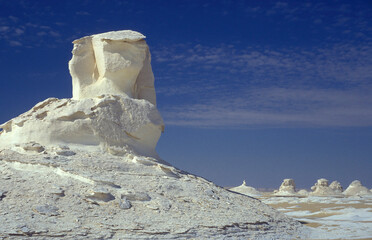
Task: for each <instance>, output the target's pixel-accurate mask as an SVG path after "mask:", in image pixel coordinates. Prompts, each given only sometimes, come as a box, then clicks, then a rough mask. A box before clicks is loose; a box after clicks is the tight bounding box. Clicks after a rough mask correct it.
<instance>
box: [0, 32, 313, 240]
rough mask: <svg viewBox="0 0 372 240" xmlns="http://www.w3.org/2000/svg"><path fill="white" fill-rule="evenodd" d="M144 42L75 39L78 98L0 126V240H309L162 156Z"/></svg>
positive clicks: (270, 212) (287, 222) (253, 202)
mask: <svg viewBox="0 0 372 240" xmlns="http://www.w3.org/2000/svg"><path fill="white" fill-rule="evenodd" d="M144 38H145V37H144V36H143V35H142V34H140V33H137V32H133V31H118V32H109V33H104V34H97V35H92V36H88V37H84V38H81V39H78V40H76V41H74V50H73V57H72V59H71V61H70V63H69V68H70V73H71V76H72V81H73V99H56V98H49V99H47V100H45V101H43V102H41V103H39V104H37V105H36V106H35V107H33V108H32V109H31V110H30V111H28V112H26V113H24V114H22V115H20V116H18V117H16V118H14V119H12V120H10V121H8V122H6V123H5V124H2V125H1V126H0V128H2V131H1V133H0V212H1V213H2V214H0V223H1V224H0V236H1V237H3V238H13V237H20V238H33V239H47V238H66V239H150V238H153V239H175V238H177V239H180V238H181V239H187V238H193V239H221V238H232V239H293V238H297V236H302V237H304V238H306V236H305V235H304V232H303V231H304V227H302V225H301V224H300V223H299V222H297V221H295V220H293V219H291V218H289V217H287V216H285V215H284V214H282V213H280V212H278V211H276V210H274V209H272V208H271V207H268V206H267V205H265V204H264V203H262V202H261V201H259V200H257V199H254V198H250V197H247V196H244V195H241V194H236V193H233V192H230V191H228V190H225V189H223V188H221V187H218V186H216V185H215V184H213V183H211V182H209V181H207V180H205V179H203V178H200V177H197V176H194V175H192V174H188V173H185V172H183V171H181V170H178V169H176V168H174V167H172V166H171V165H169V164H168V163H166V162H164V161H163V160H161V159H160V158H159V157H158V156H157V154H156V152H155V147H156V143H157V141H158V139H159V137H160V135H161V132H162V131H163V129H164V125H163V120H162V118H161V116H160V114H159V112H158V110H157V108H156V99H155V89H154V76H153V74H152V70H151V65H150V52H149V49H148V46H147V44H146V42H145V40H144ZM0 130H1V129H0Z"/></svg>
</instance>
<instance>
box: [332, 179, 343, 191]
mask: <svg viewBox="0 0 372 240" xmlns="http://www.w3.org/2000/svg"><path fill="white" fill-rule="evenodd" d="M329 187H330V188H332V189H333V191H335V192H337V193H342V191H343V190H344V189H343V188H342V186H341V183H340V182H338V181H333V182H332V183H331V184H330V185H329Z"/></svg>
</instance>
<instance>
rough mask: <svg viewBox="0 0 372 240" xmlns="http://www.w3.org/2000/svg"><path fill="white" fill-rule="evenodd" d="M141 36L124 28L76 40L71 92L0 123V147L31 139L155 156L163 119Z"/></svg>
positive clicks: (30, 141) (50, 143)
mask: <svg viewBox="0 0 372 240" xmlns="http://www.w3.org/2000/svg"><path fill="white" fill-rule="evenodd" d="M144 38H145V36H143V35H142V34H140V33H138V32H134V31H129V30H125V31H117V32H108V33H103V34H97V35H92V36H88V37H84V38H81V39H78V40H75V41H74V42H73V43H74V48H73V51H72V53H73V56H72V59H71V61H70V62H69V69H70V73H71V76H72V83H73V98H72V99H56V98H49V99H47V100H45V101H43V102H40V103H38V104H36V105H35V106H34V107H33V108H32V109H31V110H30V111H28V112H26V113H24V114H22V115H20V116H18V117H16V118H14V119H12V120H10V121H8V122H6V123H5V124H3V125H0V128H2V129H3V131H1V132H0V148H12V147H14V146H15V145H22V144H28V143H33V142H35V143H38V144H41V145H43V146H55V145H63V146H68V147H70V148H77V149H83V148H85V149H87V148H89V149H92V148H95V147H98V148H99V149H104V150H107V149H112V147H114V148H115V147H116V148H124V149H127V148H129V149H130V150H134V151H136V152H138V153H139V154H142V155H146V156H152V157H156V156H157V155H156V152H155V147H156V144H157V141H158V139H159V137H160V135H161V132H162V131H163V129H164V124H163V120H162V118H161V116H160V113H159V112H158V110H157V108H156V97H155V89H154V75H153V73H152V69H151V64H150V61H151V57H150V52H149V48H148V46H147V44H146V42H145V40H144ZM123 151H124V150H123Z"/></svg>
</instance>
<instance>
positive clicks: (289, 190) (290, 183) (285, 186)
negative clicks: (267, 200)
mask: <svg viewBox="0 0 372 240" xmlns="http://www.w3.org/2000/svg"><path fill="white" fill-rule="evenodd" d="M295 194H296V185H295V181H294V180H293V179H290V178H288V179H284V180H283V183H282V184H281V185H280V187H279V191H277V192H275V195H295Z"/></svg>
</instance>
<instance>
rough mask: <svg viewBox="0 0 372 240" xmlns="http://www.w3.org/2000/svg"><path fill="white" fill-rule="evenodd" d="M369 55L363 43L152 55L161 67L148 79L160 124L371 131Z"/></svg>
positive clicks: (186, 48) (185, 49)
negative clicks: (368, 128) (153, 88)
mask: <svg viewBox="0 0 372 240" xmlns="http://www.w3.org/2000/svg"><path fill="white" fill-rule="evenodd" d="M370 56H372V45H371V44H369V43H349V42H344V43H338V44H334V45H328V46H323V47H314V48H311V49H300V48H287V49H264V48H261V47H259V46H257V47H255V48H254V47H249V48H245V49H239V48H238V47H237V46H236V45H233V44H230V45H220V46H215V47H212V46H202V45H195V46H190V44H177V45H175V46H167V47H164V48H163V49H160V50H155V51H153V59H154V61H155V62H157V64H161V65H162V66H163V67H164V66H168V67H164V69H166V71H164V72H160V74H159V73H157V75H156V76H160V78H159V79H157V85H158V87H157V90H158V95H159V98H160V100H162V99H163V101H162V106H160V107H161V111H162V114H163V115H164V119H165V121H166V124H168V125H183V126H193V127H238V128H239V127H242V128H245V127H252V126H274V127H291V126H303V127H304V126H305V127H319V126H372V98H371V97H370V92H372V59H371V58H370ZM181 99H182V101H180V100H181ZM174 102H180V103H179V104H175V103H174Z"/></svg>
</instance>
